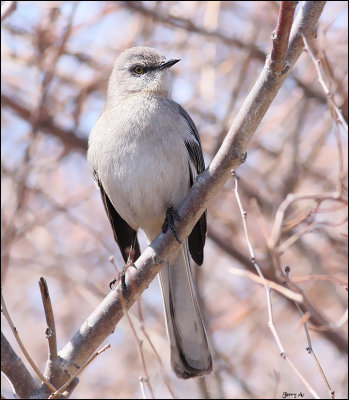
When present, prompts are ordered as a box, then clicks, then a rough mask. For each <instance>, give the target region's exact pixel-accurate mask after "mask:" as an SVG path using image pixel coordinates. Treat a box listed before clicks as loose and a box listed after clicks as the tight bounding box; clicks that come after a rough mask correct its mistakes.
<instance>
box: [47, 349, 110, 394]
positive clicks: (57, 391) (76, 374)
mask: <svg viewBox="0 0 349 400" xmlns="http://www.w3.org/2000/svg"><path fill="white" fill-rule="evenodd" d="M109 348H110V344H107V345H105V346H104V347H102V348H101V350H99V351H96V352H95V353H94V354H93V355H92V356H91V358H90V359H89V360H88V361H86V362H85V364H84V365H83V366H82V367H81V368H79V369H78V370H77V371H76V372H75V374H73V375H72V376H71V377H70V378H69V379H68V380H67V381H66V382H65V383H64V385H62V386H61V387H60V388H59V389H58V390H56V391H55V392H54V393H52V394H51V395H50V396H49V399H56V398H57V397H58V396H59V395H60V394H61V393H62V392H63V390H64V389H65V388H67V387H68V386H69V385H70V383H71V382H72V381H73V380H74V379H75V378H76V377H77V376H78V375H80V374H81V372H82V371H84V369H85V368H86V367H87V366H88V365H90V364H91V362H92V361H93V360H94V359H95V358H96V357H98V356H99V355H100V354H101V353H103V352H104V351H105V350H107V349H109Z"/></svg>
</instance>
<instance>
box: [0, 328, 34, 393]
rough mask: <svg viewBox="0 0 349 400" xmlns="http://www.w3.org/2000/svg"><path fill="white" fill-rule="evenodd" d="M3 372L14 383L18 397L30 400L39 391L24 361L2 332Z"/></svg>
mask: <svg viewBox="0 0 349 400" xmlns="http://www.w3.org/2000/svg"><path fill="white" fill-rule="evenodd" d="M1 371H2V372H3V373H4V374H5V375H6V376H7V377H8V379H9V380H10V382H11V383H12V385H13V387H14V389H15V391H16V395H17V396H18V398H21V399H28V398H29V397H31V396H32V395H33V393H35V392H37V390H38V389H39V386H38V384H37V383H36V382H35V380H34V379H33V378H32V376H31V374H30V372H29V371H28V370H27V368H26V367H25V365H24V364H23V361H22V360H21V359H20V358H19V357H18V355H17V354H16V353H15V351H14V350H13V348H12V347H11V345H10V343H9V342H8V341H7V339H6V337H5V335H4V334H3V333H2V332H1Z"/></svg>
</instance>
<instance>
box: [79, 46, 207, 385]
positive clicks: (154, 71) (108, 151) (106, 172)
mask: <svg viewBox="0 0 349 400" xmlns="http://www.w3.org/2000/svg"><path fill="white" fill-rule="evenodd" d="M178 61H179V60H170V61H166V59H165V58H164V57H163V56H162V55H161V54H160V53H159V52H158V51H157V50H155V49H152V48H150V47H133V48H130V49H128V50H126V51H124V52H123V53H121V54H120V56H119V57H118V58H117V59H116V61H115V65H114V68H113V71H112V73H111V76H110V80H109V86H108V93H107V99H106V103H105V107H104V109H103V111H102V113H101V115H100V116H99V118H98V120H97V122H96V124H95V126H94V127H93V129H92V131H91V133H90V136H89V148H88V156H87V157H88V162H89V164H90V166H91V167H92V169H93V174H94V177H95V179H96V181H97V183H98V186H99V188H100V191H101V195H102V199H103V203H104V206H105V209H106V212H107V215H108V217H109V221H110V223H111V226H112V229H113V233H114V238H115V240H116V242H117V244H118V245H119V247H120V250H121V253H122V256H123V258H124V260H125V262H126V261H127V258H128V254H129V248H130V246H132V247H133V248H134V251H135V258H137V257H138V256H139V254H140V250H139V244H138V241H137V237H136V235H137V231H138V229H142V230H143V231H144V232H145V234H146V236H147V239H148V240H149V242H150V241H152V240H153V239H154V238H155V237H156V236H157V235H158V233H159V232H160V229H162V230H163V231H165V230H166V229H167V228H168V227H170V228H171V229H172V231H173V232H174V234H175V236H176V238H177V235H176V232H175V229H174V220H175V219H176V218H178V216H177V214H176V212H175V210H176V209H177V207H178V206H179V204H180V203H181V201H182V200H183V199H184V197H185V196H186V194H187V193H188V191H189V189H190V187H191V186H192V184H193V181H194V179H195V177H196V175H197V174H199V173H201V172H202V171H203V170H204V168H205V164H204V159H203V154H202V149H201V144H200V139H199V134H198V131H197V129H196V127H195V125H194V122H193V121H192V119H191V118H190V116H189V115H188V113H187V112H186V111H185V110H184V109H183V108H182V107H181V106H180V105H179V104H177V103H175V102H174V101H173V100H171V99H170V98H169V68H170V67H171V66H172V65H174V64H175V63H177V62H178ZM164 221H165V222H164ZM205 237H206V214H203V215H202V216H201V218H200V219H199V221H198V222H197V224H196V225H195V227H194V228H193V230H192V232H191V234H190V235H189V237H188V239H186V240H185V241H183V243H182V245H181V246H180V247H179V250H178V251H176V252H175V254H171V255H170V256H169V257H168V259H167V265H165V266H164V267H163V268H162V269H161V271H160V274H159V276H160V284H161V290H162V295H163V300H164V307H165V315H166V325H167V332H168V336H169V339H170V343H171V363H172V368H173V370H174V372H175V373H176V375H177V376H178V377H180V378H191V377H196V376H201V375H204V374H208V373H210V372H211V369H212V360H211V354H210V351H209V347H208V343H207V337H206V332H205V328H204V325H203V321H202V317H201V314H200V309H199V304H198V300H197V295H196V290H195V286H194V282H193V276H192V271H191V267H190V256H189V253H190V254H191V256H192V258H193V260H194V261H195V262H196V263H197V264H198V265H201V264H202V261H203V247H204V244H205ZM177 240H178V238H177Z"/></svg>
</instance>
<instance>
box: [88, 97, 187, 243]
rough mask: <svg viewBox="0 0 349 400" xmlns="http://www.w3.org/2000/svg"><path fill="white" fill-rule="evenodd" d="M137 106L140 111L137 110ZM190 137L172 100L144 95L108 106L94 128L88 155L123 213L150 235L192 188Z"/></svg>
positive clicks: (115, 205) (132, 223)
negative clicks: (187, 147)
mask: <svg viewBox="0 0 349 400" xmlns="http://www.w3.org/2000/svg"><path fill="white" fill-rule="evenodd" d="M140 102H141V104H142V107H139V104H140ZM135 106H137V110H141V111H140V112H138V113H135V112H133V111H132V110H134V109H135ZM188 137H190V132H189V128H188V126H187V124H186V122H185V120H184V119H183V118H182V116H181V115H180V113H179V112H178V111H177V109H174V107H173V103H170V102H168V101H167V100H166V99H164V98H154V97H151V96H144V95H137V96H133V97H131V98H130V99H128V100H126V101H124V102H123V103H122V105H120V106H118V107H117V109H114V110H110V109H109V110H108V112H104V113H103V114H102V115H101V117H100V118H99V120H98V121H97V123H96V125H95V127H94V129H93V131H92V132H91V134H90V138H89V154H88V159H89V162H90V164H91V165H92V167H93V168H95V169H96V170H97V172H98V175H99V178H100V179H101V182H102V185H103V188H104V190H105V191H106V193H107V195H108V196H109V198H110V200H111V202H112V203H113V205H114V207H115V209H116V211H117V212H118V213H119V214H120V216H121V217H122V218H123V219H124V220H125V221H126V222H127V223H128V224H129V225H130V226H131V227H132V228H134V229H138V228H141V229H143V230H144V231H145V233H146V235H147V236H148V238H149V239H153V237H155V236H156V235H157V234H158V233H159V231H160V228H161V225H162V223H163V222H164V218H165V213H166V210H167V208H169V207H171V206H173V207H174V208H177V207H178V205H179V204H180V202H181V201H182V200H183V198H184V197H185V195H186V194H187V192H188V190H189V186H190V182H189V165H188V163H189V155H188V152H187V149H186V147H185V144H184V140H183V139H184V138H188Z"/></svg>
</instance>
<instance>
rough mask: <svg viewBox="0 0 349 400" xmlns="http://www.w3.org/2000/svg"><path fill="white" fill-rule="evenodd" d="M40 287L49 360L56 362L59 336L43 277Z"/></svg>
mask: <svg viewBox="0 0 349 400" xmlns="http://www.w3.org/2000/svg"><path fill="white" fill-rule="evenodd" d="M39 287H40V292H41V299H42V304H43V305H44V311H45V317H46V323H47V328H46V331H45V333H46V338H47V340H48V349H49V359H50V360H54V359H56V358H57V336H56V325H55V319H54V316H53V309H52V303H51V298H50V293H49V290H48V286H47V282H46V279H44V278H43V277H41V278H40V280H39Z"/></svg>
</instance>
